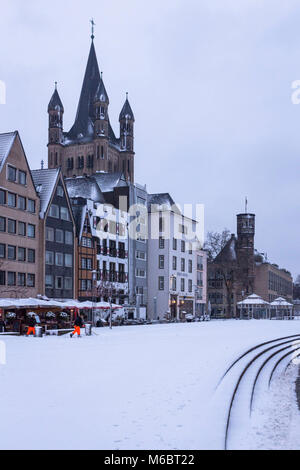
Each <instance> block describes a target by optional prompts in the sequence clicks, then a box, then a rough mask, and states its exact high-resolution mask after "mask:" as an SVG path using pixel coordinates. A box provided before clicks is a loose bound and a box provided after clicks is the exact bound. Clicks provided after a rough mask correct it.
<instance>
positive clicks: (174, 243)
mask: <svg viewBox="0 0 300 470" xmlns="http://www.w3.org/2000/svg"><path fill="white" fill-rule="evenodd" d="M173 250H174V251H177V238H173Z"/></svg>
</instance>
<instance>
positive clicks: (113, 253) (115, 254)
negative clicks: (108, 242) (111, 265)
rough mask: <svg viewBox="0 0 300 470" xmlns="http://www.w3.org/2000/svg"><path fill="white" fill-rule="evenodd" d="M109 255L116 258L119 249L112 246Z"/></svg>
mask: <svg viewBox="0 0 300 470" xmlns="http://www.w3.org/2000/svg"><path fill="white" fill-rule="evenodd" d="M109 256H110V257H111V258H116V257H117V249H116V248H110V249H109Z"/></svg>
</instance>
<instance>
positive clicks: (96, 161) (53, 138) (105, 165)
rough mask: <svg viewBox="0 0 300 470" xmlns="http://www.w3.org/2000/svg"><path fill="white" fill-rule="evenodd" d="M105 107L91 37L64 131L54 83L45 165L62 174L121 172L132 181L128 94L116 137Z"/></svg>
mask: <svg viewBox="0 0 300 470" xmlns="http://www.w3.org/2000/svg"><path fill="white" fill-rule="evenodd" d="M108 109H109V97H108V94H107V92H106V89H105V85H104V82H103V77H102V73H101V74H100V72H99V66H98V61H97V57H96V51H95V46H94V36H92V44H91V48H90V53H89V58H88V63H87V67H86V71H85V76H84V80H83V85H82V90H81V94H80V99H79V104H78V109H77V114H76V118H75V122H74V124H73V126H72V128H71V129H70V130H69V131H68V132H65V131H64V125H63V117H64V106H63V104H62V101H61V98H60V96H59V93H58V90H57V85H55V91H54V93H53V95H52V97H51V100H50V102H49V106H48V115H49V139H48V168H58V167H60V168H61V169H62V173H63V175H64V176H65V177H73V176H85V175H92V174H94V173H96V172H100V171H104V172H108V173H115V172H122V173H123V174H124V176H125V178H126V180H127V181H129V182H132V183H133V182H134V156H135V153H134V122H135V118H134V114H133V112H132V109H131V106H130V104H129V101H128V94H127V95H126V101H125V103H124V106H123V108H122V110H121V112H120V116H119V123H120V136H119V137H116V135H115V133H114V131H113V129H112V126H111V124H110V119H109V112H108Z"/></svg>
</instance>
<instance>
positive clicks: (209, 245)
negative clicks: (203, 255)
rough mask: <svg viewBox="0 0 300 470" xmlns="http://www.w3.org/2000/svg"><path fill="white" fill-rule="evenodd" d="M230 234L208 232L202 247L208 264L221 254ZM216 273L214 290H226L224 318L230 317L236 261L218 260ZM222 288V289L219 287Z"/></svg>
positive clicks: (227, 231)
mask: <svg viewBox="0 0 300 470" xmlns="http://www.w3.org/2000/svg"><path fill="white" fill-rule="evenodd" d="M230 236H231V232H230V230H228V229H226V228H225V229H224V230H223V231H222V232H220V233H219V232H208V234H207V237H206V242H205V245H204V248H205V250H206V251H207V253H208V261H209V263H211V264H212V263H214V261H215V259H216V257H217V256H218V255H219V254H220V253H221V251H222V250H223V248H224V247H225V245H226V243H227V242H228V241H229V240H230ZM214 271H215V273H216V276H215V277H216V279H215V283H216V284H215V285H216V289H218V288H220V289H221V288H222V290H223V288H224V287H225V290H226V316H227V317H228V318H230V317H231V310H232V294H233V292H234V288H235V284H236V281H237V277H238V275H237V271H238V266H237V260H236V259H235V256H233V257H232V259H222V258H220V259H218V261H217V262H216V263H215V265H214ZM221 286H222V287H221Z"/></svg>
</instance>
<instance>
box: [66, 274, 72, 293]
mask: <svg viewBox="0 0 300 470" xmlns="http://www.w3.org/2000/svg"><path fill="white" fill-rule="evenodd" d="M72 287H73V282H72V278H71V277H65V289H66V290H72Z"/></svg>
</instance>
